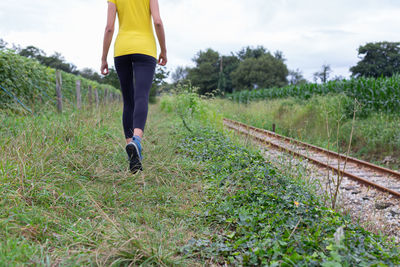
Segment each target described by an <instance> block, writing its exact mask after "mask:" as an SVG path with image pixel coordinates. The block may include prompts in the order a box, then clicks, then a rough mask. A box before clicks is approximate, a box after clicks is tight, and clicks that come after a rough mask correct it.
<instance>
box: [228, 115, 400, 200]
mask: <svg viewBox="0 0 400 267" xmlns="http://www.w3.org/2000/svg"><path fill="white" fill-rule="evenodd" d="M224 121H225V122H228V123H231V124H234V125H236V126H237V125H239V126H241V127H244V128H246V129H251V130H254V131H256V132H260V133H264V134H267V135H269V136H273V137H276V138H279V139H283V140H285V141H290V142H294V143H296V144H299V145H303V146H306V147H309V148H312V149H313V150H316V151H318V152H322V153H325V154H329V155H332V156H335V157H337V158H339V160H340V159H341V158H343V160H345V159H346V156H345V155H343V154H340V153H336V152H332V151H329V150H326V149H323V148H319V147H316V146H313V145H310V144H307V143H303V142H300V141H297V140H295V139H292V138H288V137H285V136H282V135H279V134H276V133H273V132H270V131H268V130H264V129H259V128H255V127H253V126H249V125H246V124H244V123H241V122H237V121H233V120H229V119H224ZM226 126H227V127H228V128H230V129H232V130H235V131H237V132H240V133H242V134H245V135H249V136H251V137H252V138H253V139H255V140H257V141H259V142H261V143H267V144H269V145H270V146H273V147H275V148H277V149H280V150H283V151H285V152H287V153H289V154H292V155H294V156H296V157H301V158H306V159H308V160H310V161H312V162H314V163H315V164H317V165H319V166H321V167H324V168H329V169H331V170H332V171H333V172H335V173H337V174H338V175H344V176H346V177H349V178H350V179H352V180H355V181H357V182H359V183H362V184H364V185H368V186H372V187H374V188H376V189H378V190H380V191H383V192H387V193H390V194H391V195H393V196H395V197H397V198H400V192H397V191H394V190H392V189H389V188H386V187H384V186H381V185H379V184H376V183H374V182H371V181H369V180H366V179H364V178H362V177H359V176H357V175H354V174H352V173H349V172H347V171H342V170H340V168H337V167H333V166H331V165H329V164H327V163H324V162H322V161H319V160H317V159H315V158H312V157H310V156H307V155H303V154H301V153H299V152H296V151H294V150H291V149H289V148H287V147H283V146H280V145H278V144H275V143H273V142H271V141H268V140H266V139H263V138H261V137H259V136H254V135H251V134H250V133H249V131H247V132H246V131H243V130H239V129H237V128H235V127H232V126H229V125H226ZM328 152H329V153H328ZM349 160H351V161H353V162H354V163H357V164H358V165H361V166H364V167H365V166H366V167H369V168H372V169H374V170H379V171H380V172H383V173H385V174H387V173H389V174H391V175H393V174H395V175H397V178H399V177H400V173H398V172H395V171H393V170H390V169H387V168H383V167H380V166H376V165H374V164H372V163H369V162H366V161H362V160H358V159H355V158H348V161H349ZM365 163H367V164H365Z"/></svg>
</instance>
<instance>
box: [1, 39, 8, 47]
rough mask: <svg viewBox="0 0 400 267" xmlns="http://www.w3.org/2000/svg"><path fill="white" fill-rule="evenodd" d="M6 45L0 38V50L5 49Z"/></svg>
mask: <svg viewBox="0 0 400 267" xmlns="http://www.w3.org/2000/svg"><path fill="white" fill-rule="evenodd" d="M7 45H8V43H7V42H6V41H4V40H3V39H2V38H0V50H2V49H5V48H6V47H7Z"/></svg>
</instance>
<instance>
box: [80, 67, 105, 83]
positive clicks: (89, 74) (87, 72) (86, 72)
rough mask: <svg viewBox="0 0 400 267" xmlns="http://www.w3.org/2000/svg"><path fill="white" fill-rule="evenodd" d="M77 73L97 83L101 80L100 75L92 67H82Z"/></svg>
mask: <svg viewBox="0 0 400 267" xmlns="http://www.w3.org/2000/svg"><path fill="white" fill-rule="evenodd" d="M79 75H81V76H82V77H84V78H86V79H89V80H93V81H96V82H99V83H101V82H102V78H101V76H100V75H99V74H98V73H97V72H96V71H94V70H93V69H90V68H84V69H82V70H80V71H79Z"/></svg>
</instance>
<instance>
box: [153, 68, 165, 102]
mask: <svg viewBox="0 0 400 267" xmlns="http://www.w3.org/2000/svg"><path fill="white" fill-rule="evenodd" d="M168 76H169V72H168V71H166V70H165V68H163V67H161V66H157V68H156V72H155V74H154V78H153V84H152V85H151V88H150V97H149V100H150V102H151V103H155V102H156V96H157V93H158V91H159V90H160V89H161V88H162V87H163V86H164V85H165V84H166V81H165V79H167V78H168Z"/></svg>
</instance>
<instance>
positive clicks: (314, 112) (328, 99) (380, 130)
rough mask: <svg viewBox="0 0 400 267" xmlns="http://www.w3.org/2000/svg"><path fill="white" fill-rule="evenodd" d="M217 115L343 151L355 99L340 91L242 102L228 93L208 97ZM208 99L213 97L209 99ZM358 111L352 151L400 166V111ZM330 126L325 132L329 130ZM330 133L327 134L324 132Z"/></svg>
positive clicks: (347, 140) (369, 159) (370, 159)
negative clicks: (362, 113) (305, 97)
mask: <svg viewBox="0 0 400 267" xmlns="http://www.w3.org/2000/svg"><path fill="white" fill-rule="evenodd" d="M212 103H213V104H212V106H214V109H217V110H218V113H219V114H220V115H221V116H224V117H227V118H230V119H233V120H238V121H241V122H243V123H246V124H250V125H253V126H255V127H258V128H263V129H267V130H272V128H273V127H272V125H273V124H275V125H276V131H277V132H278V133H280V134H283V135H286V136H289V137H293V138H296V139H299V140H303V141H305V142H308V143H312V144H315V145H317V146H321V147H325V148H327V147H328V143H329V144H330V145H329V148H330V149H333V150H336V151H340V152H342V153H343V152H345V151H347V147H348V145H349V137H350V133H351V127H352V118H351V116H349V114H351V113H352V109H353V107H354V106H353V105H354V103H353V102H352V100H351V99H350V98H349V97H347V96H345V95H344V94H338V95H326V96H313V97H311V98H310V99H308V100H301V99H298V98H287V99H274V100H269V101H253V102H249V104H240V103H236V102H232V101H230V100H227V99H218V100H213V101H212ZM210 104H211V103H210ZM359 115H360V114H359V113H356V120H355V124H354V133H353V139H352V145H351V154H352V155H353V156H356V157H359V158H362V159H365V160H368V161H373V162H376V163H378V164H382V163H384V159H385V158H387V157H390V158H391V159H392V160H391V161H390V162H385V164H389V166H390V167H392V168H396V169H400V161H398V160H397V159H398V158H399V157H400V154H399V153H400V152H399V151H400V135H399V130H398V125H400V117H399V116H398V115H396V114H386V113H383V112H372V113H370V115H369V116H366V117H360V116H359ZM328 128H329V135H328ZM328 136H329V138H328Z"/></svg>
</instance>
